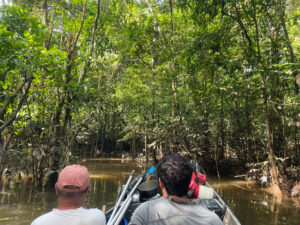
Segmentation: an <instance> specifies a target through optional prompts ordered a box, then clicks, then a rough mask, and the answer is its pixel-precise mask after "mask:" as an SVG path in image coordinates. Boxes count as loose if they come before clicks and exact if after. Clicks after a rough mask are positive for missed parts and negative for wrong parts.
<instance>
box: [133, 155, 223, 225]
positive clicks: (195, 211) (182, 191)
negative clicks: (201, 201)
mask: <svg viewBox="0 0 300 225" xmlns="http://www.w3.org/2000/svg"><path fill="white" fill-rule="evenodd" d="M156 170H157V175H158V183H159V187H160V189H161V193H162V197H161V198H158V199H155V200H150V201H147V202H145V203H143V204H142V205H141V206H139V207H138V208H137V209H136V210H135V211H134V213H133V215H132V217H131V220H130V223H129V225H150V224H151V225H162V224H163V225H223V222H222V221H221V220H220V218H219V217H218V216H217V215H216V214H215V213H213V212H211V211H209V210H208V209H206V208H204V207H203V206H201V205H194V204H190V202H189V200H188V198H187V192H188V188H189V183H190V181H191V177H192V173H193V169H192V167H191V165H190V164H189V163H188V162H187V161H186V160H185V159H184V158H182V157H181V156H179V155H177V154H168V155H165V156H164V157H163V158H161V159H160V160H159V162H158V164H157V167H156Z"/></svg>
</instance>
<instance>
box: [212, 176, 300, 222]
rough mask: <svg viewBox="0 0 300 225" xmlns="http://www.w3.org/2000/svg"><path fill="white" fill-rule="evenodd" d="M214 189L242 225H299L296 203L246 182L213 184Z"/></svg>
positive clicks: (299, 211)
mask: <svg viewBox="0 0 300 225" xmlns="http://www.w3.org/2000/svg"><path fill="white" fill-rule="evenodd" d="M213 186H214V188H215V189H216V190H217V191H218V193H219V194H220V195H221V196H222V198H223V199H224V201H225V202H226V203H227V204H228V205H229V207H230V208H231V210H232V211H233V212H234V214H235V215H236V216H237V218H239V220H240V222H241V223H242V224H243V225H248V224H249V225H250V224H261V225H268V224H270V225H284V224H289V225H296V224H300V208H299V207H297V202H298V201H296V200H295V201H293V200H291V199H289V200H285V199H284V200H282V201H281V202H278V199H276V198H275V197H274V196H272V195H270V194H269V193H267V192H264V191H262V190H261V189H258V188H256V187H254V186H253V185H252V184H251V183H247V182H242V181H239V182H232V181H223V182H222V183H221V184H218V183H217V182H213Z"/></svg>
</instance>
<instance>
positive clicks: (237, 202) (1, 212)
mask: <svg viewBox="0 0 300 225" xmlns="http://www.w3.org/2000/svg"><path fill="white" fill-rule="evenodd" d="M84 164H85V165H86V166H87V167H88V169H89V172H90V175H91V189H90V192H89V194H88V196H87V199H86V201H85V204H86V206H87V207H88V208H100V209H101V208H102V206H103V205H106V206H107V209H109V208H110V207H111V206H113V205H114V202H115V198H116V196H117V192H118V190H120V188H121V186H122V185H123V184H124V183H125V182H126V180H127V178H128V177H129V175H130V173H131V171H132V170H133V169H135V170H136V173H135V175H138V174H139V173H141V172H144V171H145V170H147V167H146V166H145V167H138V168H137V167H136V164H135V163H134V162H132V161H127V160H121V159H120V160H119V159H89V160H87V161H86V162H85V163H84ZM208 182H209V183H210V184H211V185H212V186H213V187H214V188H215V189H216V190H217V191H218V193H219V194H220V196H221V197H222V198H223V200H224V201H225V202H226V203H227V204H228V206H229V207H230V208H231V210H232V211H233V213H234V214H235V215H236V217H237V218H238V219H239V220H240V222H241V224H242V225H269V224H270V225H271V224H274V225H285V224H287V225H299V224H300V205H299V202H298V203H297V202H295V201H292V200H283V201H282V202H281V203H278V202H276V201H275V199H274V198H273V197H272V196H271V195H269V194H268V193H266V192H264V191H262V190H260V189H258V188H255V187H253V186H252V185H250V184H248V183H247V182H243V181H235V180H230V179H225V180H223V181H221V182H218V181H217V180H216V179H214V178H208ZM56 205H57V198H56V195H55V192H54V191H53V192H46V193H31V192H29V191H28V190H26V189H24V190H22V191H19V192H18V193H9V192H5V191H4V192H3V191H2V192H0V224H1V225H25V224H26V225H28V224H30V223H31V222H32V220H33V219H34V218H36V217H37V216H39V215H41V214H43V213H45V212H48V211H50V210H51V209H52V208H55V207H56ZM297 205H298V207H297Z"/></svg>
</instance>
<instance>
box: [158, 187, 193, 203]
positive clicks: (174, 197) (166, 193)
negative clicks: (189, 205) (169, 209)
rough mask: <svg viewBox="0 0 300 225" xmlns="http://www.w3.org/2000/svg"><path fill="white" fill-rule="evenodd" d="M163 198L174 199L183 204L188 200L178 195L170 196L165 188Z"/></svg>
mask: <svg viewBox="0 0 300 225" xmlns="http://www.w3.org/2000/svg"><path fill="white" fill-rule="evenodd" d="M162 196H163V197H165V198H167V197H169V198H173V199H176V200H179V201H182V202H186V201H187V200H188V198H187V196H182V197H179V196H176V195H169V194H168V192H167V190H166V189H165V188H162Z"/></svg>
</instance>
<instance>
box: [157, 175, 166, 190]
mask: <svg viewBox="0 0 300 225" xmlns="http://www.w3.org/2000/svg"><path fill="white" fill-rule="evenodd" d="M158 185H159V187H160V188H161V189H163V188H164V187H165V186H164V184H163V182H162V181H161V179H160V177H159V178H158Z"/></svg>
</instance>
